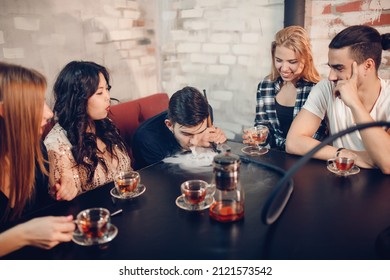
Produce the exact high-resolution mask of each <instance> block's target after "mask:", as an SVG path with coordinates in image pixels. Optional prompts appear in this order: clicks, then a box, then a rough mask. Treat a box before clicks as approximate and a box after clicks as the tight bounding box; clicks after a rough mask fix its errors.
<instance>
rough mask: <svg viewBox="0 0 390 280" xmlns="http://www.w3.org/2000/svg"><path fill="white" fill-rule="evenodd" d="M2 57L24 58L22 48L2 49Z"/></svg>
mask: <svg viewBox="0 0 390 280" xmlns="http://www.w3.org/2000/svg"><path fill="white" fill-rule="evenodd" d="M3 56H4V58H6V59H16V58H24V49H23V48H3Z"/></svg>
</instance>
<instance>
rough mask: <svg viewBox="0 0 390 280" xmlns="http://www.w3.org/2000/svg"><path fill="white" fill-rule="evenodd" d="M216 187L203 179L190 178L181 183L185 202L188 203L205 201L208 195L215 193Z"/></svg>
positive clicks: (196, 203) (197, 203)
mask: <svg viewBox="0 0 390 280" xmlns="http://www.w3.org/2000/svg"><path fill="white" fill-rule="evenodd" d="M214 191H215V190H214V188H213V187H212V186H211V185H209V184H208V183H207V182H205V181H202V180H189V181H185V182H184V183H182V184H181V192H182V194H183V198H184V202H185V203H186V204H188V205H193V206H195V205H199V204H202V203H204V201H205V199H206V198H207V197H210V196H212V195H214Z"/></svg>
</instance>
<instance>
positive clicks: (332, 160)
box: [327, 158, 335, 166]
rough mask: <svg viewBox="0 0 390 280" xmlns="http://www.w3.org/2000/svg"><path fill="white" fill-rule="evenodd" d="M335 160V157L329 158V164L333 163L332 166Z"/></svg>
mask: <svg viewBox="0 0 390 280" xmlns="http://www.w3.org/2000/svg"><path fill="white" fill-rule="evenodd" d="M334 161H335V159H334V158H331V159H328V160H327V165H332V166H334Z"/></svg>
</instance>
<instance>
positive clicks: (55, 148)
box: [44, 61, 131, 200]
mask: <svg viewBox="0 0 390 280" xmlns="http://www.w3.org/2000/svg"><path fill="white" fill-rule="evenodd" d="M110 88H111V86H110V76H109V73H108V71H107V69H106V68H105V67H103V66H101V65H99V64H96V63H94V62H88V61H72V62H70V63H68V64H67V65H66V66H65V67H64V68H63V69H62V70H61V72H60V73H59V75H58V77H57V80H56V82H55V84H54V97H55V105H54V113H55V117H56V121H57V123H56V125H55V126H54V127H53V129H52V130H51V131H50V132H49V134H48V135H47V137H46V139H45V141H44V143H45V145H46V147H47V150H48V154H49V161H50V167H51V168H50V177H49V178H50V186H54V187H51V190H52V194H53V196H54V197H55V198H56V199H57V200H71V199H73V198H74V197H75V196H76V195H78V194H80V193H82V192H84V191H87V190H91V189H94V188H96V187H98V186H101V185H103V184H105V183H107V182H110V181H113V180H114V174H115V173H116V171H117V170H131V166H130V158H129V155H128V153H127V151H126V147H125V144H124V142H123V141H122V138H121V137H120V135H119V131H118V129H117V128H116V127H115V125H114V124H113V123H112V121H111V120H110V119H109V118H108V113H109V110H110V94H109V90H110ZM56 183H60V185H59V184H56Z"/></svg>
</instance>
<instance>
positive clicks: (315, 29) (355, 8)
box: [305, 0, 390, 78]
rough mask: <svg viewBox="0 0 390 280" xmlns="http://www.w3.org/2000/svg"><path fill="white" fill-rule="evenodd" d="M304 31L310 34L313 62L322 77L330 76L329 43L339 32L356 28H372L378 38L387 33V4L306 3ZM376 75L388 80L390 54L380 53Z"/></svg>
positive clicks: (389, 10)
mask: <svg viewBox="0 0 390 280" xmlns="http://www.w3.org/2000/svg"><path fill="white" fill-rule="evenodd" d="M306 2H307V7H306V26H305V27H306V28H307V29H308V30H309V32H310V36H311V38H312V45H313V49H314V60H315V62H316V64H317V65H318V68H319V71H320V72H321V75H322V76H323V77H324V78H326V77H327V75H328V72H329V69H328V66H326V65H327V62H328V56H327V52H324V50H327V49H328V45H329V43H330V40H331V39H332V38H333V37H334V36H335V34H337V33H338V32H339V31H341V30H342V29H344V28H346V27H348V26H350V25H355V24H365V25H370V26H373V27H375V28H376V29H377V30H378V31H379V32H380V33H381V34H383V33H390V1H389V0H373V1H368V0H365V1H345V0H344V1H342V0H333V1H320V0H313V1H306ZM379 74H380V76H381V77H383V78H390V51H383V55H382V65H381V67H380V69H379Z"/></svg>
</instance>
